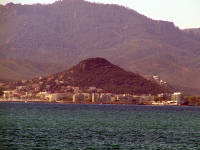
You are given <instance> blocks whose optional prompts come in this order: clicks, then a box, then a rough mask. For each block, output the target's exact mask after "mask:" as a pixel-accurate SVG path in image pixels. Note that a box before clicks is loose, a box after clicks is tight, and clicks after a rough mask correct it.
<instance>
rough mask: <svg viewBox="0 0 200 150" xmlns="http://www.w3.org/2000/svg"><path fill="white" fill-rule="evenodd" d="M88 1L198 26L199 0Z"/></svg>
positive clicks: (49, 0)
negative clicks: (120, 6)
mask: <svg viewBox="0 0 200 150" xmlns="http://www.w3.org/2000/svg"><path fill="white" fill-rule="evenodd" d="M54 1H55V0H0V4H6V3H9V2H13V3H22V4H33V3H44V4H47V3H53V2H54ZM87 1H90V2H98V3H107V4H119V5H123V6H126V7H129V8H131V9H134V10H136V11H137V12H139V13H141V14H144V15H145V16H147V17H150V18H152V19H156V20H165V21H172V22H174V23H175V25H176V26H178V27H179V28H182V29H183V28H200V17H199V15H200V0H87Z"/></svg>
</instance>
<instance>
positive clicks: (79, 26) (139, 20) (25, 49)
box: [0, 0, 200, 90]
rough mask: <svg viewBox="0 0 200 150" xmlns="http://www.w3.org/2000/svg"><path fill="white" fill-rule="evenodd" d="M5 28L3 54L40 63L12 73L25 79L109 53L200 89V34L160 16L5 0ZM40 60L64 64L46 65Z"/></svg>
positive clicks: (0, 17)
mask: <svg viewBox="0 0 200 150" xmlns="http://www.w3.org/2000/svg"><path fill="white" fill-rule="evenodd" d="M0 29H1V30H0V59H3V58H6V59H15V60H22V59H23V60H29V61H31V64H32V65H34V64H36V65H34V66H36V67H34V68H32V67H28V69H25V70H26V71H23V70H24V69H23V67H26V66H23V65H22V64H21V65H19V66H20V67H22V68H19V69H16V70H14V72H13V73H12V74H17V75H18V78H21V79H22V78H30V77H34V76H38V75H41V74H48V73H50V72H51V73H52V72H56V71H57V72H58V71H60V70H61V69H63V68H64V67H65V68H66V67H68V68H69V67H71V66H72V65H74V64H76V63H78V62H79V61H80V60H83V59H85V58H90V57H104V58H106V59H108V60H110V61H112V62H114V63H115V64H117V65H119V66H121V67H123V68H125V69H127V70H131V71H133V72H135V71H136V72H138V73H141V74H150V75H152V74H157V75H159V76H160V77H161V78H162V79H164V80H165V81H167V82H169V83H170V84H174V85H175V86H178V87H188V88H194V89H196V90H200V86H199V85H200V80H199V75H200V69H199V67H200V42H199V41H198V39H196V38H194V37H193V36H192V35H190V34H187V33H185V32H184V31H182V30H179V29H178V28H177V27H175V26H174V24H173V23H171V22H167V21H155V20H152V19H149V18H147V17H145V16H143V15H140V14H139V13H137V12H135V11H134V10H131V9H127V8H124V7H121V6H117V5H103V4H95V3H89V2H86V1H83V0H63V1H58V2H55V3H54V4H51V5H39V4H38V5H19V4H17V5H16V4H12V3H10V4H7V5H6V6H2V5H1V6H0ZM38 64H49V65H50V66H51V65H55V66H60V67H55V68H52V70H53V71H52V70H51V71H49V69H42V70H41V69H40V67H39V66H40V65H38ZM60 64H62V65H63V66H64V67H63V66H61V65H60ZM0 65H3V64H2V63H0ZM24 65H26V64H25V63H24ZM3 66H4V65H3ZM5 67H6V66H5ZM37 67H39V68H37ZM35 69H36V70H39V71H35ZM10 74H11V73H10V69H9V68H7V67H6V68H5V69H4V71H3V73H1V74H0V78H1V79H4V78H9V79H15V78H13V76H10ZM9 76H10V77H9Z"/></svg>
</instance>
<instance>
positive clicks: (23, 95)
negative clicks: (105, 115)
mask: <svg viewBox="0 0 200 150" xmlns="http://www.w3.org/2000/svg"><path fill="white" fill-rule="evenodd" d="M62 78H63V77H62V76H60V80H59V79H57V78H55V77H49V78H47V79H44V78H43V77H38V78H35V79H33V80H22V81H20V82H16V83H13V84H12V85H10V87H9V88H8V89H12V90H7V91H4V94H3V96H2V97H0V100H2V101H46V102H63V103H99V104H101V103H102V104H104V103H105V104H106V103H108V104H112V103H119V104H148V105H151V104H153V105H179V104H181V103H182V101H183V94H182V93H161V94H158V95H150V94H148V95H133V94H114V93H106V92H104V91H103V90H102V89H99V88H96V87H88V88H84V89H81V88H80V87H75V86H70V83H67V81H64V80H61V79H62ZM153 79H154V80H155V81H156V82H158V83H160V84H166V82H164V81H162V80H161V79H160V78H159V77H158V76H153Z"/></svg>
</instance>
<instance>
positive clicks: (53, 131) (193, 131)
mask: <svg viewBox="0 0 200 150" xmlns="http://www.w3.org/2000/svg"><path fill="white" fill-rule="evenodd" d="M11 149H13V150H16V149H19V150H29V149H30V150H32V149H37V150H40V149H41V150H45V149H50V150H65V149H66V150H80V149H83V150H103V149H105V150H111V149H125V150H126V149H143V150H148V149H152V150H162V149H163V150H176V149H179V150H184V149H186V150H189V149H197V150H198V149H199V150H200V108H198V107H155V106H134V105H131V106H125V105H122V106H119V105H70V104H69V105H68V104H39V103H38V104H36V103H26V104H25V103H0V150H11Z"/></svg>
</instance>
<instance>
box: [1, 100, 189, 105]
mask: <svg viewBox="0 0 200 150" xmlns="http://www.w3.org/2000/svg"><path fill="white" fill-rule="evenodd" d="M0 103H46V104H74V105H76V104H83V105H84V104H85V105H139V106H190V105H170V104H169V105H167V104H161V105H155V104H136V103H125V102H108V103H106V102H103V103H102V102H99V103H98V102H75V103H74V102H72V101H53V102H50V101H42V100H28V101H26V100H0Z"/></svg>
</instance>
